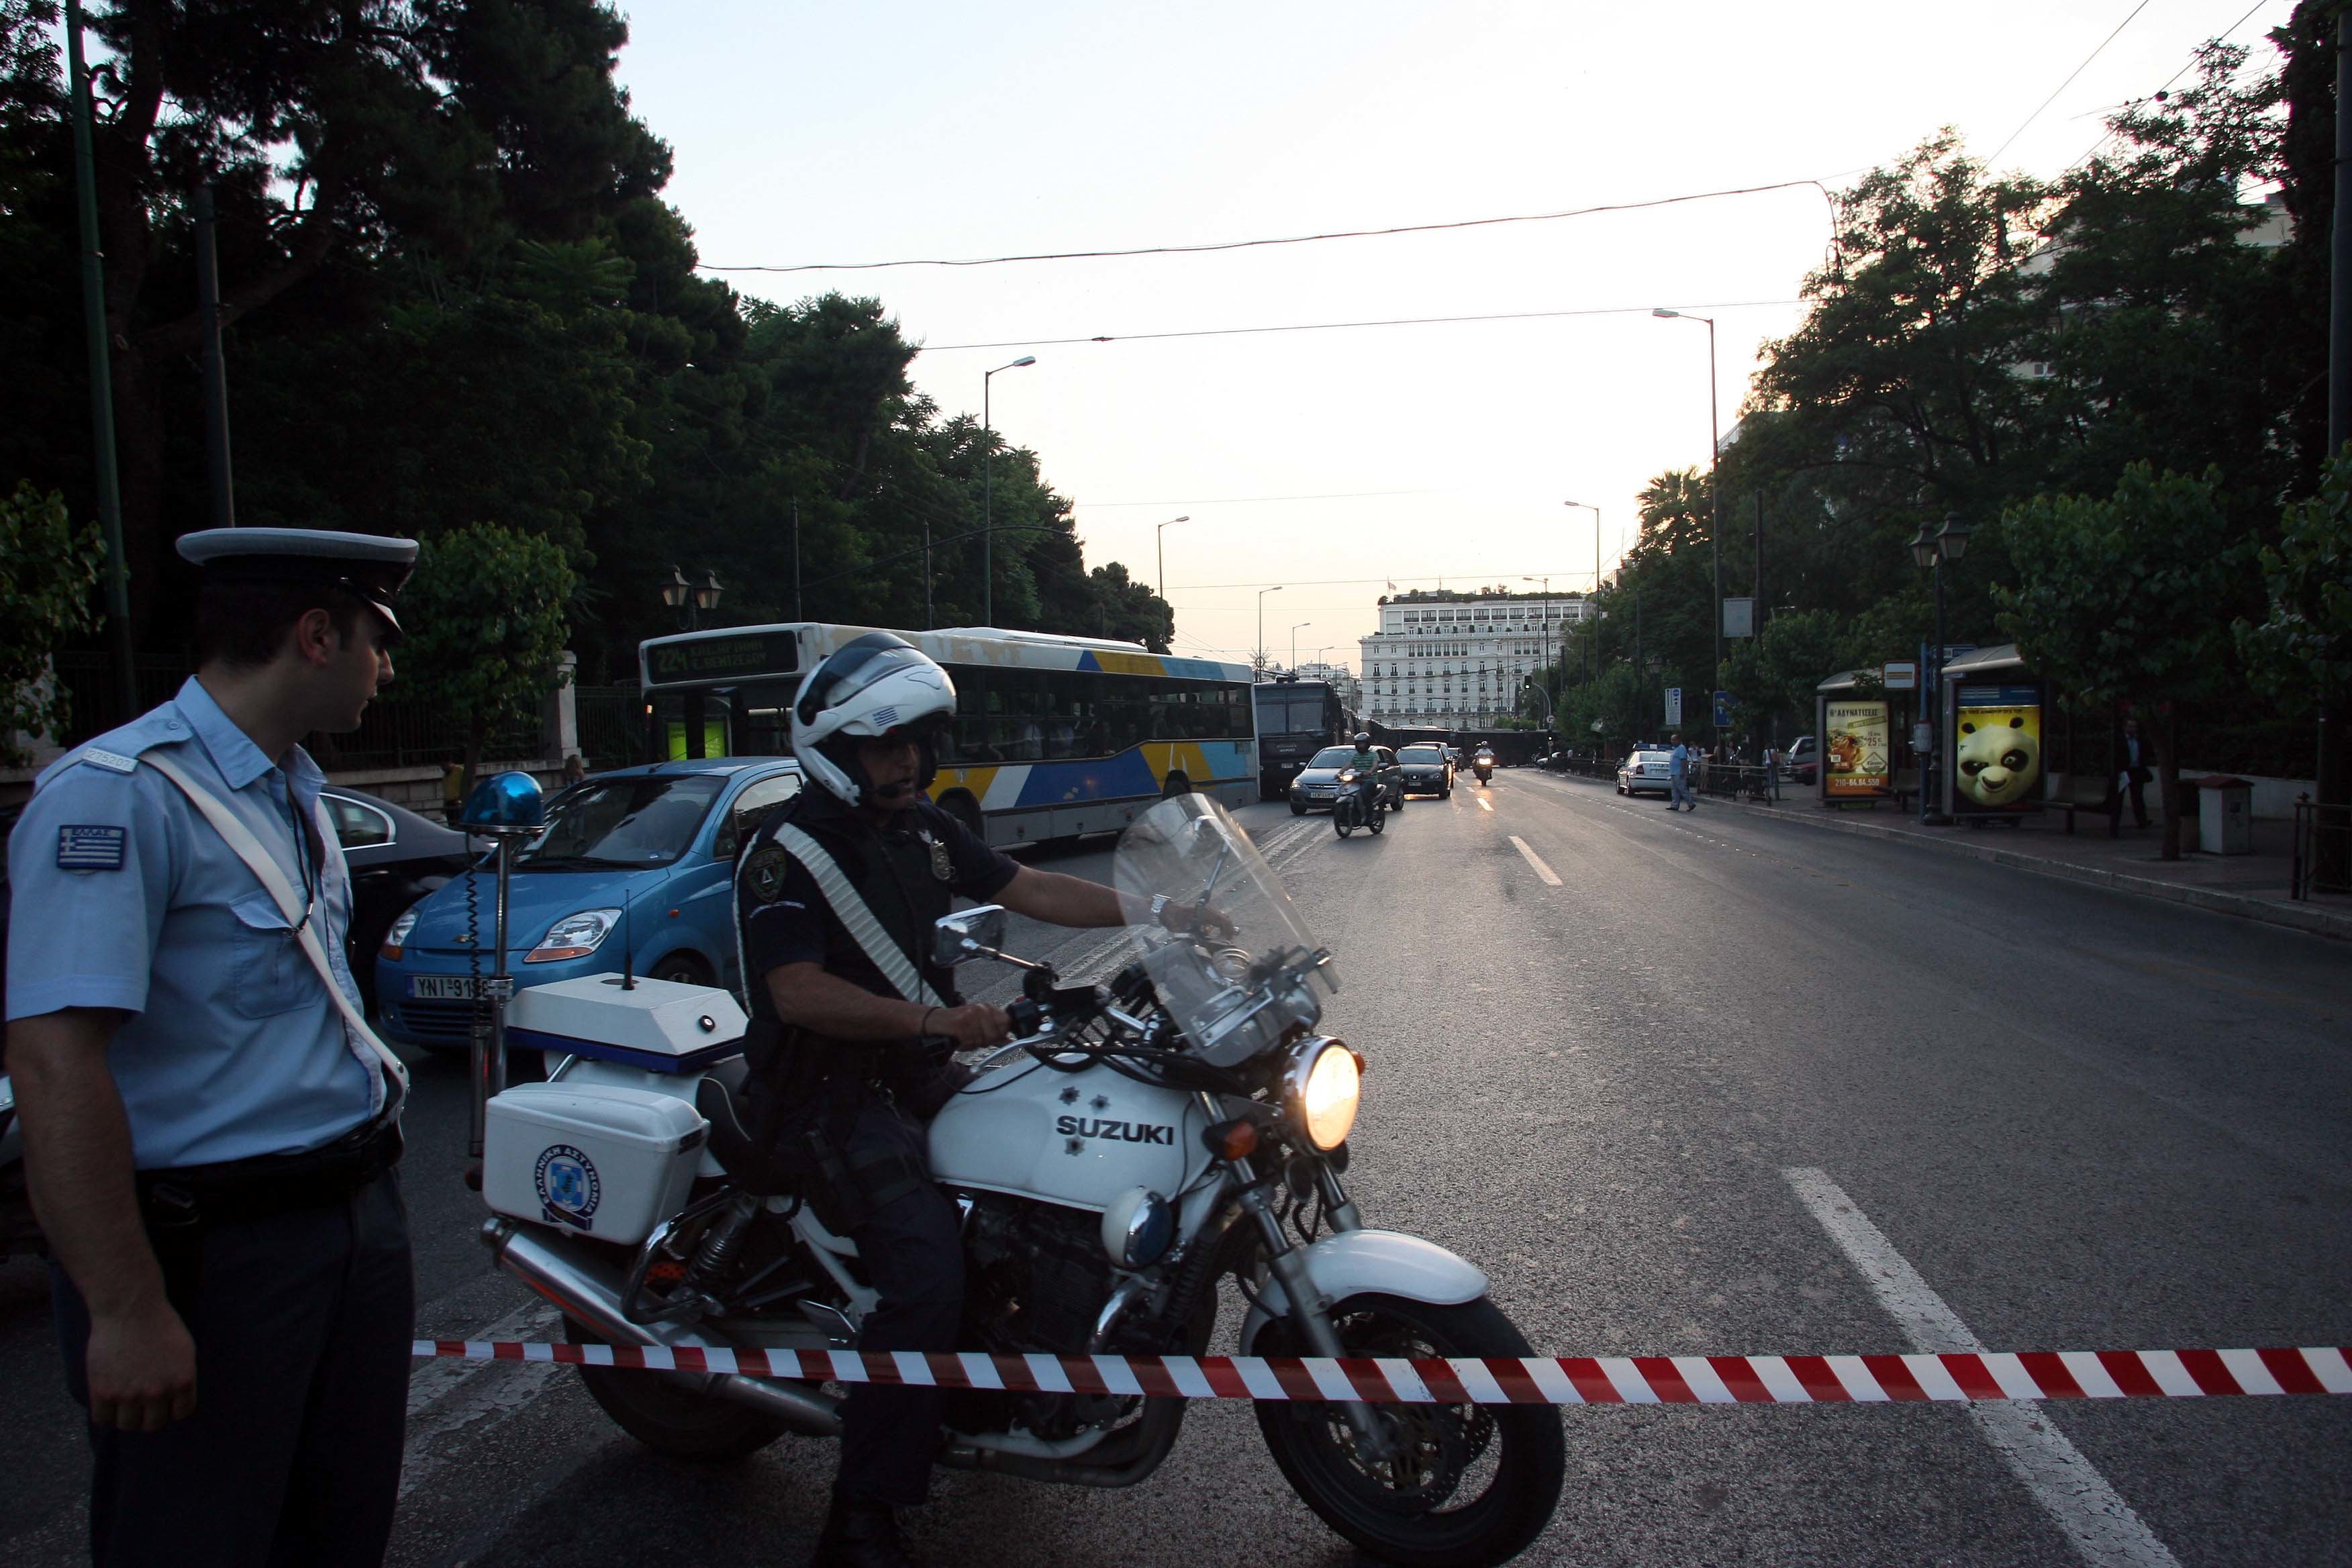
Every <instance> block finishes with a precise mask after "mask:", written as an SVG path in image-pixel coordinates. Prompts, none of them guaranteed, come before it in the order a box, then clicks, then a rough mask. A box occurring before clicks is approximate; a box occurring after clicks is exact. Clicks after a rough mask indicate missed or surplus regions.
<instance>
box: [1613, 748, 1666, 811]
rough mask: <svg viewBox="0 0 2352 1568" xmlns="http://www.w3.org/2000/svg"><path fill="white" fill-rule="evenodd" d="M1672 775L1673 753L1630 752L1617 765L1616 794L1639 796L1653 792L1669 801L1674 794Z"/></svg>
mask: <svg viewBox="0 0 2352 1568" xmlns="http://www.w3.org/2000/svg"><path fill="white" fill-rule="evenodd" d="M1673 775H1674V753H1673V752H1628V753H1627V754H1626V757H1625V760H1624V761H1623V762H1622V763H1618V764H1617V793H1618V794H1619V795H1646V794H1649V793H1650V792H1652V791H1655V792H1656V793H1658V794H1659V795H1664V796H1666V797H1667V798H1668V799H1670V800H1671V799H1672V798H1674V793H1675V785H1674V776H1673Z"/></svg>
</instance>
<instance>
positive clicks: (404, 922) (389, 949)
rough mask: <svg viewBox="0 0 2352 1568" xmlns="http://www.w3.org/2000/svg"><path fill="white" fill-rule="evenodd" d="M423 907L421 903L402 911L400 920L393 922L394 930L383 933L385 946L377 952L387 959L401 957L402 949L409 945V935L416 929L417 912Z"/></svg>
mask: <svg viewBox="0 0 2352 1568" xmlns="http://www.w3.org/2000/svg"><path fill="white" fill-rule="evenodd" d="M421 907H422V904H421V902H420V903H417V904H411V905H410V906H409V907H408V908H407V909H405V910H402V911H401V913H400V918H399V919H398V920H396V921H393V922H392V929H391V930H390V931H385V932H384V933H383V946H382V947H380V948H378V949H377V950H376V951H377V952H380V953H382V954H383V956H384V957H386V958H393V959H396V958H398V957H399V956H400V951H401V949H402V948H404V947H405V946H407V945H408V933H409V932H410V931H415V929H416V911H417V910H418V909H419V908H421Z"/></svg>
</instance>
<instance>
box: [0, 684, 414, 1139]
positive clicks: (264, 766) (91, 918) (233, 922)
mask: <svg viewBox="0 0 2352 1568" xmlns="http://www.w3.org/2000/svg"><path fill="white" fill-rule="evenodd" d="M142 752H162V753H163V754H166V755H168V756H170V757H171V759H172V760H173V762H175V763H179V764H180V766H181V767H182V768H183V769H184V770H185V771H186V772H187V773H188V775H189V776H190V777H191V778H193V779H194V780H195V782H196V783H197V784H200V785H202V786H203V787H204V788H205V789H206V790H207V791H209V792H210V793H212V794H213V795H216V796H218V797H219V798H220V799H221V800H222V801H223V802H224V803H226V805H227V806H228V807H229V809H230V810H232V811H234V812H236V815H237V816H240V817H242V818H243V819H244V821H245V824H246V826H247V827H249V828H250V829H251V830H252V831H253V835H254V837H257V838H258V839H259V840H260V841H261V843H262V845H263V846H264V847H266V848H267V849H268V851H269V853H270V855H271V856H272V857H273V858H276V860H277V861H278V866H279V868H281V869H282V870H283V871H284V872H285V873H286V879H287V881H288V883H289V885H291V886H292V887H294V888H295V889H298V891H299V889H301V888H302V887H303V885H304V883H303V878H302V870H301V867H302V862H301V861H300V860H299V859H298V858H296V857H297V856H298V855H299V853H300V849H299V846H298V845H297V842H296V840H295V837H294V831H295V829H294V822H293V819H292V817H291V816H289V811H288V791H289V788H290V789H291V791H292V798H293V805H294V806H295V807H296V808H298V809H299V810H300V811H301V812H302V814H303V816H304V818H305V819H306V820H315V818H316V814H317V808H318V802H319V790H320V786H321V785H323V784H325V783H326V782H327V780H326V775H325V774H324V773H320V771H319V767H318V764H317V763H313V762H312V761H311V760H310V754H309V753H308V752H305V751H303V750H302V748H301V747H299V746H296V747H294V748H293V749H292V751H291V752H289V756H288V766H287V767H286V768H284V769H280V768H279V767H278V766H277V765H276V764H274V763H272V762H271V761H270V759H269V758H268V757H266V756H264V755H263V754H262V752H261V748H260V747H259V746H257V745H256V744H254V742H253V740H252V738H251V737H250V736H248V735H247V734H246V732H245V731H242V730H240V729H238V728H237V727H236V724H235V723H234V722H232V721H230V719H229V718H228V716H227V715H226V714H225V713H223V712H222V711H221V710H220V705H219V704H218V703H216V702H215V701H214V700H213V699H212V695H211V693H209V692H207V691H206V690H205V689H204V686H203V685H202V684H201V683H200V682H199V681H197V680H196V679H194V677H191V678H190V679H188V681H187V682H186V684H184V685H183V686H182V687H181V688H180V691H179V695H178V696H176V697H174V698H173V700H171V701H169V702H166V703H164V704H163V706H162V707H160V708H157V709H154V710H152V711H150V712H147V713H145V714H142V715H141V716H140V717H139V718H137V719H135V720H133V721H131V722H130V723H128V724H125V725H124V726H122V728H121V729H119V730H114V731H109V732H108V733H107V734H104V735H101V736H100V737H99V738H98V739H97V740H95V741H92V742H89V743H88V744H86V745H82V746H78V747H76V748H75V749H74V750H73V751H72V752H68V753H67V755H66V756H65V757H63V758H61V759H60V760H59V761H58V762H57V763H54V764H53V765H51V766H50V767H49V768H47V770H45V771H44V772H43V773H42V774H41V777H40V780H39V782H38V784H37V785H36V786H35V793H34V795H33V798H32V801H31V802H30V804H28V805H26V807H25V813H24V816H22V817H21V818H20V819H19V820H18V822H17V824H16V831H15V832H14V833H13V834H12V835H10V837H9V841H8V888H9V917H8V1016H9V1017H10V1018H12V1019H13V1018H27V1017H34V1016H38V1015H40V1014H43V1013H54V1012H56V1011H58V1009H60V1008H64V1007H116V1008H121V1009H122V1010H123V1011H124V1012H127V1013H129V1014H131V1015H132V1016H131V1017H130V1018H128V1019H126V1020H124V1022H123V1024H122V1026H121V1028H120V1029H119V1030H117V1031H116V1033H115V1036H114V1039H113V1043H112V1045H111V1047H110V1048H109V1050H108V1052H107V1066H108V1067H109V1068H110V1069H111V1070H112V1072H113V1075H114V1081H115V1083H116V1085H117V1086H118V1087H119V1089H121V1094H122V1105H123V1110H125V1111H126V1112H127V1113H128V1114H129V1117H130V1121H131V1152H132V1163H134V1164H136V1165H137V1166H138V1167H139V1168H140V1169H142V1170H155V1169H161V1168H164V1167H171V1166H180V1165H208V1164H212V1163H216V1162H218V1161H222V1160H241V1159H245V1158H247V1157H249V1156H252V1155H256V1154H273V1153H281V1152H294V1151H297V1150H302V1149H310V1148H315V1147H317V1146H318V1145H320V1144H321V1143H327V1142H332V1141H333V1140H334V1139H336V1138H338V1137H341V1135H342V1134H343V1133H345V1132H348V1131H351V1130H352V1128H354V1127H356V1126H358V1125H360V1124H361V1123H362V1122H364V1121H367V1120H368V1118H369V1117H370V1116H371V1114H373V1110H374V1109H375V1108H376V1107H378V1106H381V1105H382V1104H383V1081H382V1068H380V1067H379V1066H378V1064H377V1063H376V1060H375V1058H374V1056H373V1052H371V1051H370V1050H369V1049H368V1047H366V1046H365V1045H364V1044H363V1043H361V1042H357V1041H353V1040H352V1039H350V1038H349V1037H347V1032H346V1030H345V1029H344V1027H343V1023H342V1018H341V1015H340V1014H339V1013H338V1012H337V1011H336V1009H335V1005H334V1004H333V1002H332V1001H331V1000H330V999H329V997H328V994H327V988H326V984H325V983H324V982H323V981H321V980H320V978H319V972H318V971H317V970H316V969H314V968H312V967H311V964H310V960H309V959H308V958H307V957H306V956H304V954H303V952H302V949H301V946H300V944H299V942H297V941H296V940H295V937H294V931H293V928H292V927H291V926H289V924H288V922H287V920H286V917H285V916H284V914H282V913H281V912H280V911H279V910H278V905H277V903H276V902H275V900H272V899H271V898H270V896H269V894H268V891H267V890H266V889H264V888H263V887H262V886H261V882H260V879H258V878H257V877H256V876H255V875H254V874H253V872H252V870H251V868H248V867H247V865H246V863H245V862H244V861H242V860H240V859H238V858H237V857H236V851H235V850H233V849H231V848H230V847H228V845H227V843H226V841H225V840H223V839H222V837H221V836H220V834H219V833H218V831H216V830H215V828H214V827H213V826H212V825H211V824H210V823H208V822H206V821H205V819H204V818H203V817H202V816H199V815H197V812H196V808H195V807H194V805H192V804H191V803H190V802H189V800H188V798H187V796H185V795H183V794H181V793H180V789H179V786H178V785H176V784H173V782H172V781H171V780H169V779H167V778H165V777H164V776H163V774H162V773H158V772H157V771H156V770H155V769H153V768H151V767H143V766H138V767H133V766H131V760H132V759H135V758H137V757H138V756H139V755H141V754H142ZM324 837H325V851H326V853H325V865H324V867H323V868H322V869H321V870H320V872H319V873H318V874H317V875H314V876H313V877H312V878H311V879H310V881H311V885H312V886H313V887H314V888H316V889H318V898H317V909H316V912H315V913H313V914H312V915H311V917H310V918H311V921H312V922H313V924H314V925H315V926H316V927H317V929H318V932H319V937H320V942H322V943H323V944H324V946H325V948H326V950H327V954H328V957H329V960H330V962H331V965H332V967H333V969H334V971H335V975H336V978H337V980H338V981H340V982H341V985H342V988H343V993H344V994H345V995H347V996H349V997H350V998H351V999H352V1002H353V1004H354V1005H356V1004H357V1003H358V1001H359V987H358V986H357V985H355V984H353V983H352V975H351V970H350V966H349V965H348V964H347V963H345V961H344V957H343V936H344V933H345V932H346V931H348V930H349V929H350V925H351V908H352V893H351V886H352V885H351V873H350V871H349V870H348V869H347V868H346V867H345V866H344V863H343V853H342V849H341V846H339V845H338V844H337V843H336V841H335V838H334V837H333V835H332V834H327V835H325V836H324Z"/></svg>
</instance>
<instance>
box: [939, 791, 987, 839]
mask: <svg viewBox="0 0 2352 1568" xmlns="http://www.w3.org/2000/svg"><path fill="white" fill-rule="evenodd" d="M940 810H941V811H944V812H946V813H947V814H948V815H949V816H952V817H954V818H955V819H956V820H957V821H958V822H960V823H961V824H963V826H964V828H965V830H966V831H967V832H969V833H970V834H971V836H972V837H974V838H977V839H979V840H980V841H981V842H982V843H983V844H985V843H987V842H988V826H987V824H985V823H983V822H982V821H981V819H980V805H979V803H978V802H976V801H974V800H973V799H972V798H971V796H970V795H966V794H964V793H963V792H962V791H961V790H958V791H957V792H956V793H954V794H953V795H942V796H940Z"/></svg>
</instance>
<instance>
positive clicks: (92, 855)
mask: <svg viewBox="0 0 2352 1568" xmlns="http://www.w3.org/2000/svg"><path fill="white" fill-rule="evenodd" d="M130 838H131V834H130V830H129V829H127V828H121V827H115V826H110V825H107V824H100V823H86V822H69V823H67V824H65V825H63V826H60V827H58V870H60V871H120V870H121V869H122V857H123V851H124V847H125V846H126V845H127V844H128V843H129V842H130Z"/></svg>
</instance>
